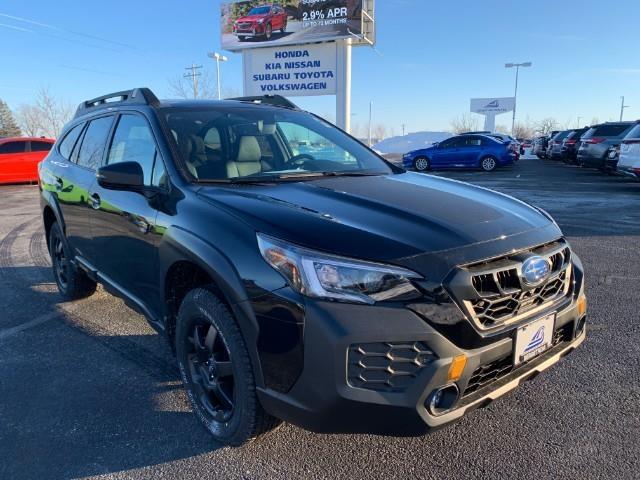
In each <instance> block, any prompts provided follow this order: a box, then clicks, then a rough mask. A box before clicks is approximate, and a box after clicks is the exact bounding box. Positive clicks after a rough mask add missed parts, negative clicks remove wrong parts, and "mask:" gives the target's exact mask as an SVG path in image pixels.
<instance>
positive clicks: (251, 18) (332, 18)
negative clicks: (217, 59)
mask: <svg viewBox="0 0 640 480" xmlns="http://www.w3.org/2000/svg"><path fill="white" fill-rule="evenodd" d="M364 1H365V2H366V3H367V4H369V3H370V4H371V7H370V8H371V9H373V0H364ZM221 7H222V9H221V16H220V30H221V32H222V41H221V44H222V48H224V49H225V50H231V51H234V50H243V49H249V48H260V47H273V46H282V45H300V44H305V43H313V42H323V41H329V40H337V39H341V38H352V39H354V40H356V41H357V40H358V39H359V38H365V37H366V41H367V43H368V44H372V43H373V41H374V40H373V39H372V38H371V37H372V33H373V30H372V27H371V25H372V24H373V17H372V16H371V15H369V14H368V13H367V12H368V10H366V9H365V10H364V14H363V0H280V1H279V2H273V3H271V2H265V1H262V0H236V1H232V2H228V1H227V2H224V1H223V2H222V6H221Z"/></svg>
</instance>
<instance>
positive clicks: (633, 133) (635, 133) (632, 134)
mask: <svg viewBox="0 0 640 480" xmlns="http://www.w3.org/2000/svg"><path fill="white" fill-rule="evenodd" d="M624 138H625V140H626V139H629V138H640V123H638V124H637V125H636V126H635V127H633V128H632V129H631V130H630V131H629V133H627V136H626V137H624Z"/></svg>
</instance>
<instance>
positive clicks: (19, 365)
mask: <svg viewBox="0 0 640 480" xmlns="http://www.w3.org/2000/svg"><path fill="white" fill-rule="evenodd" d="M439 175H443V176H447V177H451V178H455V179H458V180H463V181H470V182H473V183H476V184H478V185H481V186H484V187H487V188H492V189H496V190H499V191H501V192H505V193H508V194H510V195H514V196H516V197H518V198H521V199H523V200H525V201H528V202H531V203H533V204H535V205H537V206H539V207H542V208H544V209H546V210H547V211H549V212H550V213H551V214H552V215H553V216H554V217H555V218H556V219H557V221H558V223H559V224H560V226H561V227H562V228H563V230H564V231H565V233H566V234H567V236H568V238H569V241H570V242H571V244H572V246H573V248H574V250H575V251H576V252H577V253H578V255H580V257H581V258H582V260H583V263H584V266H585V268H586V272H587V295H588V301H589V321H590V323H589V324H588V338H587V341H586V343H585V344H584V345H583V346H582V347H581V348H580V349H578V350H577V351H576V352H574V353H573V354H571V355H570V356H568V357H567V358H566V359H565V360H564V361H562V362H561V363H560V364H558V365H556V366H555V367H553V368H552V369H551V370H550V371H548V372H546V373H545V374H544V375H541V376H539V377H537V378H536V379H535V380H534V381H532V382H529V383H526V384H524V385H523V386H522V387H521V388H519V389H518V390H516V391H515V392H513V393H511V394H509V395H508V396H506V397H504V398H503V399H501V400H500V401H498V402H495V403H493V404H491V405H490V406H489V407H488V408H486V409H483V410H479V411H476V412H474V413H472V414H471V415H470V416H468V417H466V418H464V419H463V420H462V421H460V422H459V423H457V424H455V425H453V426H451V427H449V428H446V429H444V430H441V431H438V432H436V433H433V434H431V435H428V436H425V437H418V438H395V437H381V436H367V435H360V436H358V435H317V434H313V433H309V432H306V431H303V430H301V429H299V428H297V427H293V426H291V425H283V426H282V427H280V428H279V429H277V430H276V431H274V432H272V433H270V434H268V435H267V436H265V437H263V438H262V439H260V440H259V441H256V442H254V443H252V444H249V445H248V446H245V447H243V448H237V449H232V448H227V447H225V448H221V447H220V446H218V445H216V444H215V443H213V442H212V441H211V440H210V438H209V436H208V434H207V433H206V432H205V430H204V429H203V428H202V427H200V425H199V424H198V422H197V420H196V418H195V417H194V416H193V415H192V414H191V413H190V408H189V406H188V403H187V400H186V397H185V395H184V393H183V391H182V388H181V385H180V381H179V378H178V374H177V370H176V367H175V365H174V362H173V357H172V356H171V353H170V351H169V349H168V348H167V346H166V344H165V342H164V340H162V339H161V338H160V337H158V336H157V335H156V334H155V333H154V331H153V330H152V329H151V328H150V327H148V326H147V324H146V323H145V321H144V320H143V318H142V317H140V316H139V315H137V314H136V313H134V312H133V311H131V310H129V309H128V308H127V307H126V306H124V304H123V303H122V301H120V300H118V299H116V298H114V297H112V296H110V295H108V294H107V293H105V292H103V291H102V290H99V292H98V293H97V294H96V295H94V296H92V297H90V298H88V299H85V300H82V301H79V302H74V303H62V302H61V299H60V297H59V296H58V294H57V291H56V288H55V284H54V283H53V278H52V274H51V272H50V263H49V258H48V254H47V252H46V244H45V241H44V237H43V234H42V229H41V222H40V218H39V211H38V191H37V187H34V186H8V187H0V308H1V310H0V478H2V479H5V478H6V479H11V478H77V477H87V476H94V475H95V476H97V475H104V476H105V478H269V479H279V478H283V479H284V478H287V479H288V478H338V477H341V478H350V479H358V478H376V477H386V478H403V479H405V478H437V479H444V478H483V479H484V478H616V479H622V478H625V479H626V478H638V467H639V464H638V458H640V342H639V341H638V340H639V339H640V297H639V295H638V286H639V285H640V259H639V258H638V253H639V252H640V183H633V182H631V181H629V180H627V179H623V178H619V177H612V176H603V175H601V174H600V173H598V172H596V171H589V170H584V169H580V168H577V167H570V166H566V165H562V164H558V163H554V162H542V161H540V160H521V161H520V162H518V163H517V164H516V165H515V166H514V167H513V168H508V169H504V170H500V171H497V172H494V173H480V172H446V173H439Z"/></svg>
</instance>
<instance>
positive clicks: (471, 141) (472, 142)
mask: <svg viewBox="0 0 640 480" xmlns="http://www.w3.org/2000/svg"><path fill="white" fill-rule="evenodd" d="M480 145H482V140H481V139H480V138H478V137H469V138H468V139H467V146H468V147H479V146H480Z"/></svg>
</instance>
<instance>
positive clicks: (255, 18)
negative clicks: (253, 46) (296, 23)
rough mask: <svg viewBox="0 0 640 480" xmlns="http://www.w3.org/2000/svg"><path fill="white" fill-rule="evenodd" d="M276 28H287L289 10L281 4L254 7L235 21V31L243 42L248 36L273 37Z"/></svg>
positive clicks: (283, 29) (283, 30) (281, 29)
mask: <svg viewBox="0 0 640 480" xmlns="http://www.w3.org/2000/svg"><path fill="white" fill-rule="evenodd" d="M274 30H280V31H281V32H282V33H284V32H285V31H286V30H287V12H285V11H284V9H283V8H282V7H280V6H279V5H261V6H259V7H253V8H252V9H251V10H249V13H248V14H247V15H245V16H244V17H240V18H238V19H237V20H236V21H235V22H233V33H234V34H235V35H236V36H237V37H238V40H240V41H241V42H242V41H244V40H246V39H247V38H248V37H253V38H255V37H263V38H264V39H265V40H269V39H270V38H271V34H272V33H273V32H274Z"/></svg>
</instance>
